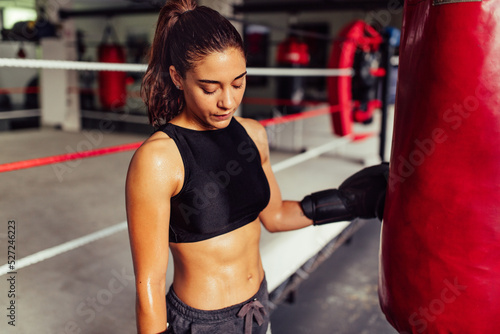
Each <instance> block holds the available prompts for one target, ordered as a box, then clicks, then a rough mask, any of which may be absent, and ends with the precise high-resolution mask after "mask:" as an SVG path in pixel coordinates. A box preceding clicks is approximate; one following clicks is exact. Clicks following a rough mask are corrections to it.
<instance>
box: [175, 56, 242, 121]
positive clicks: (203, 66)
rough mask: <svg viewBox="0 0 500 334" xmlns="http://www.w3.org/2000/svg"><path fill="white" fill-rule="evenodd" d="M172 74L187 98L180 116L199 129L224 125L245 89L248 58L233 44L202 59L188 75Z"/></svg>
mask: <svg viewBox="0 0 500 334" xmlns="http://www.w3.org/2000/svg"><path fill="white" fill-rule="evenodd" d="M171 71H172V70H171ZM172 78H173V79H174V83H176V84H178V85H179V86H180V89H182V90H183V93H184V99H185V101H186V105H185V107H184V109H183V110H182V113H181V114H180V117H181V118H183V120H184V121H187V122H189V124H190V125H191V126H193V127H196V130H213V129H221V128H225V127H226V126H228V125H229V122H230V121H231V118H232V117H233V115H234V113H235V111H236V109H237V108H238V106H239V105H240V103H241V100H242V98H243V94H244V93H245V86H246V60H245V57H244V56H243V54H242V52H241V51H240V50H238V49H235V48H229V49H226V50H225V51H224V52H216V53H212V54H210V55H208V56H206V57H205V58H204V59H203V60H201V61H198V62H197V63H196V64H195V66H194V67H193V68H192V69H191V70H189V71H187V72H186V78H185V79H183V78H181V77H180V76H178V75H175V74H174V75H173V76H172Z"/></svg>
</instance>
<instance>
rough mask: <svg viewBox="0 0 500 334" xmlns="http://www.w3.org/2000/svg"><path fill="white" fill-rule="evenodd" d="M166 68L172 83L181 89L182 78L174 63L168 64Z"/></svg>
mask: <svg viewBox="0 0 500 334" xmlns="http://www.w3.org/2000/svg"><path fill="white" fill-rule="evenodd" d="M168 70H169V72H170V78H171V79H172V81H173V83H174V85H175V86H176V87H177V89H180V90H182V80H181V79H182V78H181V76H180V75H179V73H177V71H176V70H175V67H174V65H170V67H169V68H168Z"/></svg>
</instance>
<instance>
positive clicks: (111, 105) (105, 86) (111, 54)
mask: <svg viewBox="0 0 500 334" xmlns="http://www.w3.org/2000/svg"><path fill="white" fill-rule="evenodd" d="M112 33H114V31H113V30H112V28H111V26H109V25H108V26H107V27H106V30H105V32H104V37H103V41H102V43H101V44H100V45H99V48H98V53H99V54H98V58H99V62H102V63H124V62H125V51H124V49H123V47H122V46H121V45H119V44H118V43H117V42H116V36H115V42H111V43H110V42H107V39H108V37H109V36H110V35H111V34H112ZM99 100H100V102H101V106H102V108H103V109H104V110H116V109H118V108H121V107H123V106H124V105H125V103H126V100H127V87H126V73H125V72H123V71H100V72H99Z"/></svg>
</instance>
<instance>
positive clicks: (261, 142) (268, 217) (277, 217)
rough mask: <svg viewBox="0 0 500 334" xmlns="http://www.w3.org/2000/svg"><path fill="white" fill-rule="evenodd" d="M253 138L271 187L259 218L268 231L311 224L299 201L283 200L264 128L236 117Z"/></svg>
mask: <svg viewBox="0 0 500 334" xmlns="http://www.w3.org/2000/svg"><path fill="white" fill-rule="evenodd" d="M238 120H239V121H240V123H241V124H242V125H243V126H244V127H245V129H246V130H247V132H248V134H249V135H250V137H251V138H252V139H253V141H254V142H255V144H256V145H257V148H258V149H259V152H260V157H261V161H262V168H263V169H264V173H265V174H266V176H267V181H268V182H269V187H270V188H271V199H270V201H269V204H268V205H267V207H266V208H265V209H264V211H262V212H261V214H260V216H259V217H260V220H261V221H262V224H263V225H264V227H265V228H266V229H267V230H268V231H270V232H281V231H291V230H297V229H300V228H303V227H306V226H309V225H311V224H312V220H311V219H309V218H307V217H306V216H305V215H304V212H303V211H302V208H301V206H300V202H297V201H283V199H282V197H281V191H280V188H279V186H278V182H277V181H276V177H275V176H274V173H273V170H272V168H271V161H270V158H269V142H268V140H267V133H266V130H265V128H264V127H263V126H262V125H261V124H259V123H258V122H257V121H255V120H251V119H238Z"/></svg>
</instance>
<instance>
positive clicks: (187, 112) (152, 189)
mask: <svg viewBox="0 0 500 334" xmlns="http://www.w3.org/2000/svg"><path fill="white" fill-rule="evenodd" d="M170 74H171V77H172V79H173V81H174V83H175V84H176V85H178V86H179V87H180V89H182V90H183V91H184V96H185V100H186V107H185V108H184V109H183V111H182V113H181V114H179V115H178V116H177V117H176V118H174V119H173V120H172V121H171V122H172V123H173V124H175V125H178V126H182V127H185V128H189V129H192V130H213V129H221V128H224V127H226V126H227V125H229V123H230V121H231V118H232V117H234V116H233V115H234V113H235V111H236V109H237V108H238V106H239V104H240V103H241V99H242V98H243V93H244V89H245V83H246V62H245V59H244V57H243V55H242V54H241V51H239V50H237V49H227V50H226V51H224V52H220V53H213V54H210V55H208V56H206V57H205V58H204V59H203V60H202V61H199V62H198V63H197V65H196V66H195V67H194V68H193V69H191V70H189V71H188V72H187V73H186V76H185V78H182V77H180V76H179V75H178V74H177V72H176V71H175V68H173V67H171V68H170ZM237 119H238V121H239V122H240V123H241V124H242V126H243V127H244V128H245V129H246V131H247V132H248V134H249V135H250V137H251V138H252V139H253V141H254V142H255V144H256V145H257V148H258V149H259V153H260V156H261V161H262V166H263V169H264V172H265V174H266V176H267V179H268V182H269V186H270V189H271V198H270V202H269V204H268V206H267V207H266V208H265V209H264V211H262V212H261V214H260V215H259V218H258V219H256V220H255V221H254V222H251V223H249V224H247V225H245V226H243V227H241V228H239V229H236V230H234V231H231V232H229V233H226V234H223V235H220V236H217V237H214V238H211V239H207V240H203V241H199V242H193V243H170V244H169V241H168V233H169V223H170V222H169V219H168V217H170V198H171V197H172V196H174V195H175V194H177V193H179V191H180V190H181V188H182V184H183V182H184V166H183V162H182V158H181V156H180V153H179V151H178V149H177V147H176V145H175V143H174V142H173V140H172V139H171V138H169V137H168V136H167V135H166V134H165V133H164V132H162V131H158V132H156V133H155V134H153V135H152V136H151V137H150V138H148V139H147V140H146V141H145V142H144V144H143V145H142V146H141V147H140V148H139V149H138V150H137V152H136V153H135V155H134V157H133V158H132V161H131V164H130V167H129V172H128V176H127V185H126V195H127V196H126V197H127V216H128V224H129V235H130V242H131V248H132V256H133V261H134V271H135V277H136V291H137V297H136V313H137V328H138V332H139V333H148V334H149V333H159V332H161V331H164V330H165V329H166V322H167V319H166V305H165V293H166V291H165V276H166V271H167V266H168V252H169V247H170V250H171V252H172V257H173V259H174V282H173V287H174V290H175V292H176V294H177V295H178V296H179V298H180V299H181V300H182V301H183V302H184V303H186V304H187V305H189V306H192V307H194V308H198V309H201V310H214V309H220V308H224V307H227V306H231V305H234V304H238V303H241V302H242V301H244V300H246V299H248V298H250V297H251V296H253V295H254V294H255V293H256V292H257V291H258V289H259V287H260V284H261V282H262V279H263V278H264V269H263V267H262V261H261V257H260V252H259V242H260V233H261V224H262V225H264V227H265V228H266V229H267V230H269V231H271V232H277V231H287V230H294V229H299V228H302V227H305V226H308V225H311V224H312V221H311V220H309V219H308V218H307V217H305V216H304V215H303V213H302V210H301V208H300V204H299V203H298V202H295V201H283V200H282V198H281V193H280V190H279V187H278V184H277V182H276V179H275V177H274V174H273V172H272V170H271V164H270V160H269V148H268V141H267V136H266V131H265V129H264V128H263V127H262V126H261V125H260V124H259V123H258V122H257V121H255V120H251V119H243V118H237Z"/></svg>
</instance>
